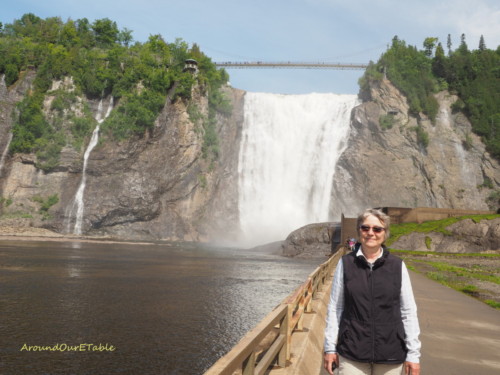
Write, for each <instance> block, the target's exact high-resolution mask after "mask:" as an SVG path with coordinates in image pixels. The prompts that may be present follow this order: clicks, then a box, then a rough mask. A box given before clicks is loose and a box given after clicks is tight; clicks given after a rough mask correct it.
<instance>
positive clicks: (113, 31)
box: [92, 18, 118, 47]
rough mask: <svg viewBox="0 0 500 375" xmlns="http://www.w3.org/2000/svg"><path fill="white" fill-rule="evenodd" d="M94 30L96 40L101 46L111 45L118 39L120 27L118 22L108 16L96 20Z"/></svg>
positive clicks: (93, 25)
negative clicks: (117, 24)
mask: <svg viewBox="0 0 500 375" xmlns="http://www.w3.org/2000/svg"><path fill="white" fill-rule="evenodd" d="M92 30H94V33H95V39H96V42H97V43H98V44H99V45H100V46H101V47H108V46H111V45H112V44H114V43H115V42H116V41H117V40H118V27H117V26H116V22H113V21H111V20H110V19H108V18H103V19H101V20H96V21H94V23H93V24H92Z"/></svg>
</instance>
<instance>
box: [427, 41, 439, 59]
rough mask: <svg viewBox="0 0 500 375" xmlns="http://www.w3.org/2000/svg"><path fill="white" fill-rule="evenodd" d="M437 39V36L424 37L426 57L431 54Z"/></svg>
mask: <svg viewBox="0 0 500 375" xmlns="http://www.w3.org/2000/svg"><path fill="white" fill-rule="evenodd" d="M437 41H438V38H425V40H424V48H425V55H426V56H427V57H431V56H432V51H433V50H434V47H435V45H436V42H437Z"/></svg>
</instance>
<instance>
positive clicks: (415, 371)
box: [404, 362, 420, 375]
mask: <svg viewBox="0 0 500 375" xmlns="http://www.w3.org/2000/svg"><path fill="white" fill-rule="evenodd" d="M404 366H405V375H420V363H415V362H405V365H404Z"/></svg>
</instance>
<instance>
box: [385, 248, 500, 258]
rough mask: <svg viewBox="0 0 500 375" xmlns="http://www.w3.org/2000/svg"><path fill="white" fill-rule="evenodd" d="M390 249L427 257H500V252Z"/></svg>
mask: <svg viewBox="0 0 500 375" xmlns="http://www.w3.org/2000/svg"><path fill="white" fill-rule="evenodd" d="M389 251H390V252H391V253H393V254H395V255H399V256H405V255H407V256H417V257H425V256H427V255H432V256H434V257H447V258H449V257H453V258H461V257H463V258H469V257H470V258H499V257H500V254H496V253H486V254H483V253H442V252H439V253H438V252H435V251H417V250H400V249H389Z"/></svg>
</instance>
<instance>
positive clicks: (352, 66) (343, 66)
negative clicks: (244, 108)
mask: <svg viewBox="0 0 500 375" xmlns="http://www.w3.org/2000/svg"><path fill="white" fill-rule="evenodd" d="M215 65H216V66H217V67H221V68H234V69H339V70H361V69H366V68H367V67H368V64H356V63H339V62H336V63H331V62H312V63H311V62H291V61H287V62H266V61H236V62H235V61H222V62H215Z"/></svg>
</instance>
